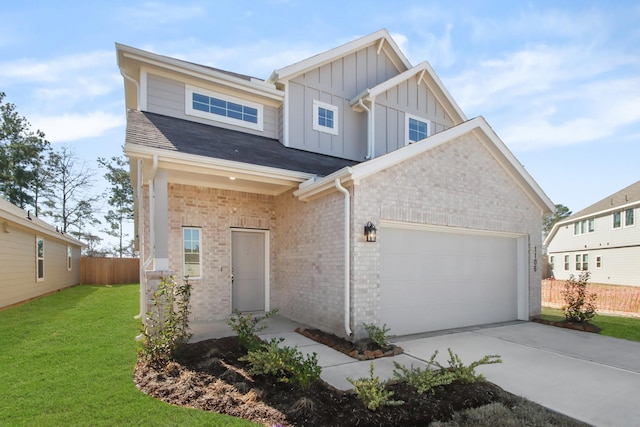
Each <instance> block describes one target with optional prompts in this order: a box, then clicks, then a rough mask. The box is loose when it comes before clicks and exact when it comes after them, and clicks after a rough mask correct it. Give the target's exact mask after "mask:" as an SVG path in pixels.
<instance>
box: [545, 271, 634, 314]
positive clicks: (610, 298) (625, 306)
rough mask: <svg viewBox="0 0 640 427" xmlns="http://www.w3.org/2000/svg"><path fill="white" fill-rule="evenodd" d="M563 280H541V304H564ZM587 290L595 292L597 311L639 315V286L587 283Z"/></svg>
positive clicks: (554, 305)
mask: <svg viewBox="0 0 640 427" xmlns="http://www.w3.org/2000/svg"><path fill="white" fill-rule="evenodd" d="M563 290H564V280H552V279H545V280H543V281H542V305H543V306H545V307H554V308H561V307H562V306H563V305H564V298H563V296H562V291H563ZM587 290H588V291H589V292H591V293H595V294H596V295H597V296H598V297H597V299H596V307H597V308H598V310H599V311H602V312H608V313H620V314H624V315H635V316H640V286H616V285H601V284H597V283H588V284H587Z"/></svg>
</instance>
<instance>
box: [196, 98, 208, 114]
mask: <svg viewBox="0 0 640 427" xmlns="http://www.w3.org/2000/svg"><path fill="white" fill-rule="evenodd" d="M193 109H194V110H198V111H205V112H207V113H208V112H209V106H208V105H207V104H201V103H199V102H195V101H194V102H193Z"/></svg>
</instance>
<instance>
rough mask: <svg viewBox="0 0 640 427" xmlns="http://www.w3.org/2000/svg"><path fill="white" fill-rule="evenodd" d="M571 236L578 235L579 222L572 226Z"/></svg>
mask: <svg viewBox="0 0 640 427" xmlns="http://www.w3.org/2000/svg"><path fill="white" fill-rule="evenodd" d="M573 234H574V235H576V236H577V235H578V234H580V223H579V222H576V223H574V224H573Z"/></svg>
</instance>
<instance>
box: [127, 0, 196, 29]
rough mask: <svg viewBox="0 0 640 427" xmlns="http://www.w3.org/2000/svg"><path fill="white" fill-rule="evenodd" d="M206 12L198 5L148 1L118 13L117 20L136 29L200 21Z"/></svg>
mask: <svg viewBox="0 0 640 427" xmlns="http://www.w3.org/2000/svg"><path fill="white" fill-rule="evenodd" d="M204 15H206V10H205V8H203V7H202V6H200V5H188V4H174V3H162V2H154V1H148V2H145V3H143V4H135V6H131V7H122V8H120V9H119V11H118V20H119V21H121V22H127V23H133V24H135V25H136V27H137V28H140V27H145V28H147V27H157V26H165V25H167V24H169V23H172V22H180V21H186V20H188V19H192V18H196V19H202V18H203V16H204Z"/></svg>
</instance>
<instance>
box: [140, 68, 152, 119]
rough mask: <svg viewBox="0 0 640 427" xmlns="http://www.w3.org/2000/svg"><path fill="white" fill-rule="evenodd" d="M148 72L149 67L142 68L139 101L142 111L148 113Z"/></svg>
mask: <svg viewBox="0 0 640 427" xmlns="http://www.w3.org/2000/svg"><path fill="white" fill-rule="evenodd" d="M148 76H149V74H148V71H147V67H144V66H143V67H140V99H139V100H138V105H139V106H140V111H147V105H148V100H149V97H148V91H149V81H148V80H149V79H148Z"/></svg>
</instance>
